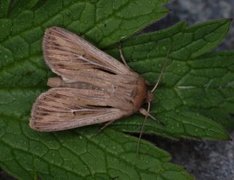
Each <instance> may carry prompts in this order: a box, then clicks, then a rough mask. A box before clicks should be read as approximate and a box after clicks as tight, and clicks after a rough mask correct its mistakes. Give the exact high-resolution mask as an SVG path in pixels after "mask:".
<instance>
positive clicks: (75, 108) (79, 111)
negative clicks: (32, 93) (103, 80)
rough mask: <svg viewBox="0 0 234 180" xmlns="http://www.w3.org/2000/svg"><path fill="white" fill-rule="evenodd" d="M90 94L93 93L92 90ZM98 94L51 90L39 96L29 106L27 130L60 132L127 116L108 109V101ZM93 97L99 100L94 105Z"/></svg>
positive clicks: (72, 89) (122, 112)
mask: <svg viewBox="0 0 234 180" xmlns="http://www.w3.org/2000/svg"><path fill="white" fill-rule="evenodd" d="M93 91H94V90H93ZM99 93H101V92H98V91H96V92H95V91H94V92H92V93H91V94H90V92H87V90H84V91H83V90H79V89H75V88H52V89H50V90H48V91H47V92H45V93H42V94H41V95H40V96H39V97H38V98H37V100H36V102H35V103H34V105H33V109H32V114H31V119H30V127H31V128H32V129H35V130H37V131H45V132H49V131H60V130H66V129H71V128H76V127H82V126H86V125H91V124H98V123H104V122H108V121H112V120H116V119H119V118H121V117H123V116H126V115H128V113H127V112H125V111H123V110H120V109H118V108H114V107H109V106H108V100H107V99H108V97H105V96H101V95H100V94H99ZM95 97H100V98H103V100H102V101H96V100H95Z"/></svg>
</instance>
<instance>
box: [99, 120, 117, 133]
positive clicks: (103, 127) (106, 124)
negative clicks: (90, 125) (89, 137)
mask: <svg viewBox="0 0 234 180" xmlns="http://www.w3.org/2000/svg"><path fill="white" fill-rule="evenodd" d="M115 121H116V119H115V120H112V121H109V122H107V123H105V124H104V125H103V126H102V127H101V128H100V129H99V131H98V132H101V131H102V130H103V129H105V128H106V127H107V126H109V125H111V124H112V123H113V122H115Z"/></svg>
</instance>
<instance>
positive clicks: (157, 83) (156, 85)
mask: <svg viewBox="0 0 234 180" xmlns="http://www.w3.org/2000/svg"><path fill="white" fill-rule="evenodd" d="M163 72H164V68H163V69H162V70H161V72H160V74H159V77H158V80H157V82H156V83H155V85H154V87H153V89H152V90H151V92H152V93H153V92H154V91H155V90H156V89H157V87H158V85H159V82H160V81H161V80H162V75H163Z"/></svg>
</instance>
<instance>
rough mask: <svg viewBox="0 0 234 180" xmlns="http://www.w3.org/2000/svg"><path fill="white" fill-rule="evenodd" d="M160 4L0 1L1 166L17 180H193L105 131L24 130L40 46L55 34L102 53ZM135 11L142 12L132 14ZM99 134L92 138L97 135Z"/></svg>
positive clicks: (148, 147)
mask: <svg viewBox="0 0 234 180" xmlns="http://www.w3.org/2000/svg"><path fill="white" fill-rule="evenodd" d="M166 2H167V1H166V0H157V1H143V0H133V1H127V0H121V1H107V0H90V1H81V0H80V1H78V0H77V1H74V0H66V1H65V0H64V1H62V0H50V1H44V0H43V1H39V0H33V1H29V0H26V1H25V2H24V3H22V2H21V1H20V0H14V1H11V0H6V1H4V0H0V4H1V6H0V7H1V8H0V10H1V11H0V18H1V19H0V28H1V34H0V166H1V168H2V169H4V170H6V171H8V173H9V174H11V175H13V176H15V177H16V178H18V179H37V178H41V179H111V178H119V179H132V178H134V179H154V178H157V179H172V178H177V179H192V177H191V176H190V175H189V174H188V173H187V172H186V171H185V170H184V169H183V168H181V167H179V166H177V165H173V164H171V163H169V162H168V161H170V156H169V154H168V153H166V152H164V151H163V150H160V149H158V148H157V147H155V146H153V145H152V144H150V143H147V142H145V141H143V140H142V142H141V145H140V151H139V154H138V153H137V152H136V150H137V139H136V138H135V137H131V136H129V135H125V134H123V133H120V132H118V131H116V130H112V129H111V128H108V130H105V131H103V132H100V133H98V128H95V127H94V126H92V127H87V128H79V129H76V130H70V131H64V132H57V133H38V132H35V131H33V130H31V129H30V128H29V126H28V120H29V116H30V111H31V107H32V103H33V102H34V101H35V99H36V97H37V96H38V95H39V94H40V93H41V92H42V91H46V90H47V86H46V81H47V79H48V77H49V76H50V75H51V71H50V70H49V69H48V68H47V67H46V66H45V64H44V61H43V58H42V52H41V40H42V36H43V32H44V30H45V28H46V27H49V26H54V25H57V26H62V27H65V28H67V29H69V30H72V31H74V32H76V33H79V34H81V35H84V36H85V37H86V38H87V39H89V40H91V41H92V42H95V44H96V45H98V46H99V47H107V46H109V45H111V44H114V43H116V42H118V41H120V39H123V38H125V37H128V36H130V35H132V34H133V33H134V32H136V31H139V30H140V29H143V28H144V27H145V26H146V25H148V24H150V23H152V22H154V21H156V20H158V19H159V18H161V17H163V16H164V15H165V14H166V12H167V10H166V9H165V8H163V7H162V5H163V4H164V3H166ZM139 9H141V11H139ZM97 133H98V134H97Z"/></svg>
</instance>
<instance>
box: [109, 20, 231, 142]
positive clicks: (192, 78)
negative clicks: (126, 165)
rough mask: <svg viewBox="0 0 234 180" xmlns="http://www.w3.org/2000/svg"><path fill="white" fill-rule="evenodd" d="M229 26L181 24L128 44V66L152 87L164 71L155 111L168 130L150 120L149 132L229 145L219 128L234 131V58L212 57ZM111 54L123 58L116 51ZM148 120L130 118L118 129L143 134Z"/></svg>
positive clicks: (221, 23) (224, 23)
mask: <svg viewBox="0 0 234 180" xmlns="http://www.w3.org/2000/svg"><path fill="white" fill-rule="evenodd" d="M229 25H230V20H218V21H217V20H216V21H210V22H206V23H203V24H199V25H196V26H193V27H190V28H189V27H187V26H186V24H184V23H179V24H177V25H176V26H174V27H171V28H169V29H166V30H162V31H159V32H155V33H150V34H145V35H142V36H136V37H135V38H131V39H130V40H128V41H127V42H125V43H123V47H124V48H123V51H124V54H125V56H126V59H127V60H128V61H129V65H130V66H131V67H132V68H133V69H134V70H136V71H137V72H139V73H140V74H142V75H143V76H144V77H145V78H146V79H147V80H148V81H149V82H150V84H151V85H153V84H154V83H155V82H156V81H157V77H158V75H159V73H160V72H161V71H162V69H163V68H164V67H165V70H164V72H163V78H162V80H161V82H160V86H159V88H158V89H157V90H156V92H155V95H154V96H155V97H154V101H153V103H152V108H151V113H152V114H153V115H154V116H155V117H156V118H157V119H158V120H160V121H161V123H163V124H164V125H163V126H162V125H160V124H158V123H157V122H154V121H152V120H148V121H147V122H146V124H145V131H144V132H147V133H155V134H159V135H162V136H166V137H171V138H179V137H185V138H198V139H200V138H203V139H204V138H206V139H229V135H228V133H227V131H226V130H225V129H224V128H223V127H222V125H221V124H220V123H222V124H223V125H226V127H229V128H230V127H234V121H233V120H232V121H231V120H230V118H229V116H230V115H229V114H230V113H233V112H234V111H233V109H234V108H233V107H234V99H233V97H234V84H233V80H234V66H233V65H234V62H233V58H234V52H221V53H217V52H214V53H209V54H208V53H207V52H210V51H211V50H212V49H213V48H214V47H216V46H217V45H218V44H219V43H220V41H221V40H222V39H223V38H224V37H225V35H226V34H227V31H228V28H229ZM108 52H109V53H111V54H113V55H114V56H116V57H117V56H118V55H117V54H118V52H117V51H116V49H115V48H114V49H112V50H111V49H110V50H109V51H108ZM204 53H207V54H204ZM198 113H200V114H198ZM143 118H144V117H142V116H141V117H139V116H137V117H134V118H133V117H129V118H127V119H126V120H125V121H119V122H117V123H115V124H114V125H115V126H116V127H117V128H118V129H121V130H124V131H131V132H139V129H140V128H139V127H140V126H141V124H142V121H143ZM211 119H213V120H215V121H216V122H215V121H212V120H211ZM217 122H218V123H217Z"/></svg>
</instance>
